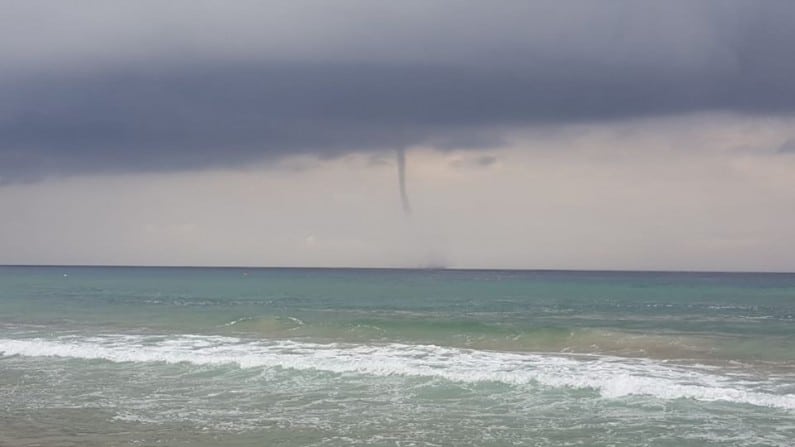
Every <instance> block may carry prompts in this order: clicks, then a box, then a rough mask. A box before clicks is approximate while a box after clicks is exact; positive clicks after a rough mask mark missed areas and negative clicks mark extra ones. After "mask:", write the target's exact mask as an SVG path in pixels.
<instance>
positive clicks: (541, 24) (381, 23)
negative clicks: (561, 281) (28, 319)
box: [0, 0, 795, 271]
mask: <svg viewBox="0 0 795 447" xmlns="http://www.w3.org/2000/svg"><path fill="white" fill-rule="evenodd" d="M793 23H795V3H793V2H790V1H731V0H720V1H718V0H716V1H694V0H688V1H666V2H654V3H652V2H637V1H618V0H616V1H609V0H603V1H567V2H560V1H535V2H519V1H517V2H513V1H493V2H484V1H478V2H469V1H433V0H424V1H411V0H404V1H401V2H372V1H348V0H339V1H334V2H330V1H297V0H293V1H256V2H255V1H252V2H247V1H236V2H220V1H219V2H208V1H197V0H192V1H169V2H162V1H160V2H155V1H151V2H150V1H138V2H114V1H107V0H103V1H80V2H59V1H37V0H27V1H0V61H2V67H1V68H0V207H2V208H1V210H2V214H1V215H0V217H1V218H0V263H11V264H20V263H24V264H145V265H273V266H288V265H289V266H368V267H376V266H395V267H423V266H441V265H445V266H449V267H481V268H588V269H669V270H670V269H675V270H692V269H695V270H776V271H795V249H794V248H795V229H793V228H795V225H791V222H793V220H794V218H795V175H793V173H795V115H794V114H795V58H793V57H792V48H793V46H794V45H795V26H792V24H793ZM400 151H404V152H405V154H406V190H407V193H408V195H409V198H410V201H411V210H412V212H411V213H410V214H407V213H405V212H404V208H403V206H402V205H401V197H400V192H399V188H398V176H397V161H398V158H397V156H396V155H397V153H398V152H400Z"/></svg>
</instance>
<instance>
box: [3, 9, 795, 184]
mask: <svg viewBox="0 0 795 447" xmlns="http://www.w3.org/2000/svg"><path fill="white" fill-rule="evenodd" d="M696 3H698V2H696ZM453 4H454V3H449V5H450V6H451V7H452V6H453ZM595 4H598V3H595V2H572V3H562V5H564V6H560V5H561V4H557V5H558V6H554V5H555V4H554V3H549V4H548V5H551V6H549V7H550V8H552V9H555V10H556V11H558V12H560V11H564V12H567V14H568V15H567V14H564V17H563V18H560V17H558V19H557V20H558V21H559V23H558V25H559V26H560V27H563V28H562V29H561V28H556V29H554V30H547V31H544V30H542V31H538V32H536V33H535V34H530V35H527V36H526V37H522V35H521V33H520V34H519V37H517V35H516V30H515V29H513V28H515V27H517V26H519V24H522V23H524V24H525V25H524V26H527V27H533V26H534V25H539V26H541V25H540V24H542V22H543V19H544V18H543V17H538V15H537V14H536V13H537V12H538V11H529V12H527V17H525V18H524V19H525V20H524V21H522V20H518V19H516V18H513V19H512V21H511V22H510V23H509V24H507V25H509V26H506V28H510V29H505V30H502V29H500V28H499V27H494V25H495V24H494V23H486V22H485V21H484V23H483V25H484V26H486V25H487V26H489V27H490V28H488V29H479V28H477V25H478V22H477V19H473V18H472V17H476V15H475V14H473V15H472V17H470V18H469V20H468V22H467V26H469V27H475V28H473V29H472V30H470V31H469V32H463V31H461V30H457V31H455V32H452V34H453V36H455V35H460V36H461V38H460V39H458V40H456V39H451V38H450V34H451V31H449V29H450V26H451V24H454V23H455V20H454V19H455V18H454V17H452V16H444V17H441V16H440V17H439V18H438V26H439V34H438V36H437V37H434V36H435V35H433V34H431V35H429V37H427V38H426V39H425V40H420V41H419V42H418V41H417V39H416V38H414V37H413V36H412V35H411V34H410V32H411V31H412V30H413V28H412V27H411V26H407V31H406V34H405V35H400V32H399V30H398V31H394V29H393V30H391V31H389V33H390V34H389V39H390V40H389V42H388V45H386V44H384V45H383V49H384V51H385V52H382V53H378V54H377V55H369V56H362V57H354V56H356V54H350V55H347V54H346V53H345V49H344V45H341V46H338V47H334V49H333V51H329V53H328V54H327V55H325V56H324V55H322V54H320V55H318V54H315V55H309V56H307V55H306V54H305V52H301V51H297V50H296V54H297V56H296V57H295V58H290V57H289V51H290V48H288V46H286V47H285V48H283V50H284V51H281V52H277V53H278V56H279V57H275V56H273V55H272V54H271V53H274V51H273V49H272V48H270V47H269V48H270V49H269V50H267V51H266V50H265V49H263V50H262V51H260V52H258V51H257V44H256V42H254V43H250V42H249V43H250V46H251V48H249V49H247V50H246V51H247V52H248V53H250V54H251V57H250V58H249V60H243V59H246V58H240V57H238V58H235V59H234V60H229V59H225V58H222V57H216V56H217V54H215V53H213V54H209V53H208V54H207V55H202V56H201V57H199V56H195V57H191V56H190V55H188V56H185V55H184V54H183V55H179V54H174V55H173V57H171V58H168V57H164V56H163V54H159V53H158V54H155V53H156V52H154V51H153V55H152V56H151V58H147V57H146V54H147V53H146V52H145V51H144V52H143V53H144V56H140V55H139V56H137V59H135V60H134V61H133V62H130V61H126V62H125V61H122V62H119V61H116V62H114V63H98V62H86V68H85V69H82V70H75V69H73V68H70V69H68V70H67V69H66V68H61V67H62V66H63V67H65V66H66V65H65V64H63V65H59V64H60V63H59V64H55V65H53V66H51V67H46V69H45V68H37V69H36V70H32V71H31V69H29V68H28V69H26V70H27V71H25V74H24V76H23V75H18V76H8V77H4V78H2V80H0V183H8V182H18V181H25V180H33V179H37V178H40V177H42V176H45V175H48V174H53V173H55V174H74V173H86V172H123V171H151V170H177V169H199V168H204V167H211V166H238V165H241V164H244V163H246V162H250V161H253V160H258V159H262V158H263V157H269V156H270V157H279V156H284V155H288V154H296V153H313V154H317V155H320V156H335V155H338V154H341V153H345V152H349V151H361V150H383V149H392V148H395V147H402V146H406V145H411V144H418V143H428V144H434V145H436V146H438V147H467V146H470V147H471V146H485V145H490V144H494V143H495V141H496V140H497V139H496V138H494V137H493V135H494V132H495V129H497V130H498V129H505V128H514V127H519V126H526V125H538V124H548V123H552V124H566V123H572V122H583V121H603V120H620V119H627V118H634V117H646V116H658V115H672V114H680V113H691V112H699V111H707V110H725V111H733V112H739V113H748V114H760V115H774V114H791V113H793V112H795V58H793V57H792V54H791V48H792V45H793V44H795V27H793V26H792V23H795V4H793V3H789V2H757V3H752V2H748V3H734V2H703V3H700V8H697V9H696V10H693V13H694V14H695V13H697V14H699V15H698V17H700V18H701V20H698V21H696V22H695V23H696V25H699V26H701V27H703V28H704V29H701V28H699V26H694V25H693V24H689V25H688V24H687V23H684V24H683V20H684V19H683V17H684V18H687V17H689V16H688V14H686V13H689V12H691V8H689V7H686V6H684V5H687V3H676V4H677V5H680V6H678V8H679V9H676V8H674V9H672V11H674V12H676V14H667V15H663V16H661V19H660V20H661V21H662V22H663V23H656V24H655V25H654V27H652V28H650V29H646V28H644V27H643V26H642V25H643V23H644V21H647V20H648V17H647V15H648V14H647V13H642V14H641V13H638V14H637V21H638V24H637V25H638V26H626V23H629V24H630V25H631V24H632V23H633V22H632V21H633V20H634V19H635V16H633V14H635V13H636V12H637V11H638V9H637V8H628V9H626V10H624V9H620V8H616V7H613V6H615V5H619V6H622V5H625V3H623V2H607V3H605V4H606V5H608V6H611V7H605V8H601V9H598V8H594V5H595ZM467 5H468V6H466V8H469V9H476V8H475V7H474V6H472V4H467ZM738 5H742V7H739V6H738ZM754 5H756V6H754ZM479 7H480V6H479ZM578 7H579V8H582V9H583V14H584V17H581V16H578V15H577V14H571V12H572V11H573V12H576V11H577V8H578ZM363 8H365V9H366V7H363ZM371 9H372V8H371ZM553 12H554V11H553ZM588 14H591V15H594V26H593V29H589V28H588V25H589V20H588V17H589V16H588ZM613 16H616V17H618V16H620V18H621V20H620V21H617V22H615V26H612V27H611V26H606V25H605V23H607V24H608V25H609V24H610V23H613V22H612V21H611V20H613V19H612V18H613ZM713 16H714V17H716V19H715V20H714V21H713V20H711V17H713ZM605 17H608V18H610V20H607V22H605V20H606V19H605ZM727 17H728V18H727ZM718 19H720V20H718ZM424 20H426V21H427V19H424ZM506 20H507V19H506ZM666 20H667V22H666ZM621 24H624V25H621ZM567 25H568V26H569V28H566V26H567ZM294 26H295V27H296V29H297V30H298V31H299V32H300V31H302V30H303V31H306V32H309V31H310V28H311V27H310V24H306V28H305V29H304V28H302V23H301V22H300V21H298V22H296V23H295V24H294ZM311 26H317V24H316V23H313V24H312V25H311ZM357 26H360V24H351V28H352V29H357V28H356V27H357ZM583 27H584V28H583ZM415 31H416V30H415ZM174 32H177V31H174ZM368 33H369V34H367V35H363V36H362V37H361V38H362V39H368V38H370V39H372V38H374V37H377V36H378V35H379V34H378V32H377V31H373V30H369V31H368ZM385 33H386V31H385ZM456 33H458V34H456ZM502 33H505V34H506V36H507V37H505V38H501V34H502ZM682 35H684V37H683V36H682ZM688 36H692V37H688ZM205 37H206V36H205ZM52 38H53V39H54V38H55V37H52ZM219 38H220V37H219ZM401 39H403V40H401ZM403 41H405V48H404V47H402V46H401V42H403ZM484 41H485V42H494V46H492V47H488V46H477V45H474V44H472V42H475V43H477V42H484ZM267 43H268V44H269V45H271V43H270V42H267ZM109 45H112V42H111V43H109ZM467 45H470V47H471V51H468V47H467ZM100 46H101V45H100ZM423 46H424V47H425V48H427V51H426V52H423ZM0 48H2V47H0ZM690 48H696V49H697V50H691V49H690ZM445 50H447V51H445ZM269 51H270V53H269ZM389 51H392V52H394V57H393V58H390V57H389V56H390V53H389ZM285 53H286V54H285ZM426 53H427V54H431V55H437V56H435V57H426V56H427V54H426ZM191 54H193V55H195V54H201V48H198V49H194V52H193V53H191ZM263 54H265V56H263ZM368 54H369V53H368ZM445 54H451V55H452V56H450V57H445V56H444V55H445ZM407 55H408V56H407ZM424 55H425V56H424ZM10 56H12V55H10ZM299 56H300V57H299ZM348 56H350V57H348ZM9 60H11V61H12V63H13V61H15V60H17V61H18V62H17V64H18V65H19V66H20V67H21V66H22V65H24V63H23V62H20V61H22V59H21V58H19V57H17V58H16V59H15V58H14V57H10V58H9ZM12 71H13V70H12ZM22 71H23V70H21V69H20V72H22Z"/></svg>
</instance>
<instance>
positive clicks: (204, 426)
mask: <svg viewBox="0 0 795 447" xmlns="http://www.w3.org/2000/svg"><path fill="white" fill-rule="evenodd" d="M0 425H2V430H0V445H2V446H6V445H9V446H22V445H31V446H32V445H89V446H90V445H96V446H105V445H208V446H209V445H240V446H248V445H285V446H293V445H295V446H298V445H318V446H320V445H323V446H332V445H539V446H542V445H549V446H558V445H588V446H601V445H604V446H608V445H611V446H623V445H626V446H637V445H647V446H688V445H693V446H696V445H698V446H703V445H715V446H718V445H726V446H729V445H731V446H767V445H769V446H788V445H791V440H792V439H795V275H790V274H750V273H749V274H727V273H647V272H557V271H524V272H523V271H447V270H443V271H431V270H416V271H411V270H355V269H341V270H334V269H328V270H326V269H242V268H241V269H237V268H225V269H204V268H121V267H119V268H94V267H79V268H78V267H0Z"/></svg>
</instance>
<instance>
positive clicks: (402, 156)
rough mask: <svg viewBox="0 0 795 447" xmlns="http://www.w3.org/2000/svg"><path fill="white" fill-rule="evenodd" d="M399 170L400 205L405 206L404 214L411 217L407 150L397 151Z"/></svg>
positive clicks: (400, 149) (399, 149)
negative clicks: (407, 187) (407, 190)
mask: <svg viewBox="0 0 795 447" xmlns="http://www.w3.org/2000/svg"><path fill="white" fill-rule="evenodd" d="M397 168H398V188H399V189H400V203H401V204H402V205H403V212H404V213H405V214H406V215H407V216H408V215H411V203H410V202H409V195H408V192H406V149H405V148H402V147H401V148H398V149H397Z"/></svg>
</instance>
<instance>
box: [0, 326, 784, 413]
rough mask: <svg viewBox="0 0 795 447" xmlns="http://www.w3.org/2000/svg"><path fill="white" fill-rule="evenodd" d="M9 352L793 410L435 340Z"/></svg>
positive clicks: (642, 371) (82, 346) (634, 373)
mask: <svg viewBox="0 0 795 447" xmlns="http://www.w3.org/2000/svg"><path fill="white" fill-rule="evenodd" d="M0 353H1V354H3V355H5V356H12V355H18V356H30V357H63V358H75V359H97V360H106V361H111V362H165V363H190V364H197V365H228V364H234V365H237V366H239V367H241V368H289V369H296V370H318V371H326V372H333V373H340V374H361V375H373V376H394V375H399V376H414V377H437V378H442V379H446V380H450V381H455V382H501V383H505V384H509V385H520V386H521V385H541V386H546V387H554V388H572V389H592V390H596V391H598V392H599V393H600V394H601V395H602V396H603V397H605V398H620V397H624V396H630V395H644V396H652V397H655V398H659V399H665V400H668V399H682V398H687V399H695V400H700V401H725V402H734V403H740V404H750V405H756V406H766V407H773V408H781V409H789V410H795V394H785V393H774V392H769V391H760V390H759V386H760V385H764V383H763V382H754V381H748V380H741V379H737V378H736V377H731V376H729V375H721V374H719V373H715V372H708V371H706V370H703V369H695V368H687V367H683V366H675V365H669V364H664V363H661V362H657V361H653V360H648V359H626V358H616V357H596V356H581V357H571V356H561V355H548V354H520V353H505V352H490V351H477V350H466V349H457V348H447V347H440V346H433V345H407V344H395V343H393V344H385V345H355V344H338V343H331V344H317V343H305V342H294V341H284V340H282V341H246V340H240V339H237V338H231V337H220V336H212V337H210V336H178V337H171V338H167V337H144V336H131V335H124V336H121V335H108V336H95V337H90V338H85V337H82V338H81V337H75V336H64V337H57V338H52V339H42V338H36V339H0Z"/></svg>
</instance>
